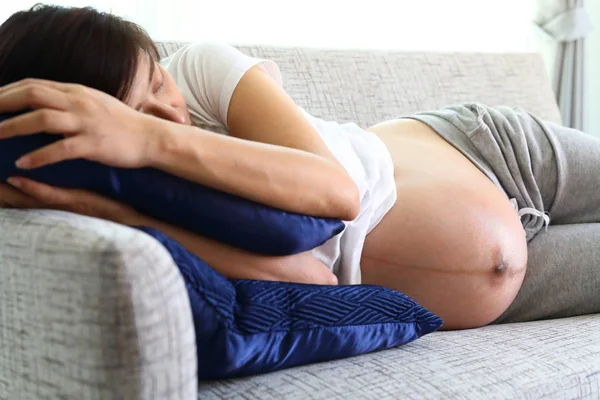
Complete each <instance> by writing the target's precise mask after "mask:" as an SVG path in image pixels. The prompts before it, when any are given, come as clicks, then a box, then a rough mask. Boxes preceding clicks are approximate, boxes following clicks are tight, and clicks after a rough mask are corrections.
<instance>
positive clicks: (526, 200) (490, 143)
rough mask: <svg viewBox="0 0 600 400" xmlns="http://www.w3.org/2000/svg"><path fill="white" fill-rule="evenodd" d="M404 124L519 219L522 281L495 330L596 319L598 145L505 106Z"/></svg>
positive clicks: (431, 115) (425, 116) (599, 287)
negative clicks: (444, 145) (454, 155)
mask: <svg viewBox="0 0 600 400" xmlns="http://www.w3.org/2000/svg"><path fill="white" fill-rule="evenodd" d="M411 118H415V119H418V120H420V121H422V122H424V123H426V124H428V125H429V126H430V127H432V128H433V129H434V130H435V131H436V132H438V134H439V135H441V136H442V137H443V138H445V139H446V140H447V141H448V142H449V143H451V144H452V145H453V146H454V147H456V148H457V149H458V150H459V151H461V152H462V153H463V154H464V155H465V156H466V157H467V158H469V159H470V160H471V161H472V162H473V163H474V164H475V165H476V166H477V167H478V168H479V169H480V170H481V171H482V172H483V173H485V174H486V175H487V176H488V177H489V178H490V179H491V180H492V181H493V182H494V183H495V184H496V186H498V188H500V189H501V190H502V191H503V192H504V193H505V194H506V196H507V198H508V199H509V200H511V202H512V203H513V205H514V206H515V208H516V209H518V210H519V211H520V214H521V215H522V217H521V221H522V223H523V228H524V229H525V232H526V237H527V241H528V254H529V260H528V264H527V272H526V275H525V281H524V282H523V286H522V287H521V290H520V292H519V294H518V295H517V298H516V299H515V301H514V302H513V304H512V305H511V306H510V308H509V309H508V310H507V311H506V312H505V313H504V314H503V315H502V316H500V318H498V319H497V320H496V321H495V323H500V322H517V321H528V320H535V319H546V318H559V317H567V316H574V315H581V314H590V313H599V312H600V140H599V139H597V138H594V137H592V136H590V135H587V134H584V133H582V132H580V131H577V130H575V129H570V128H565V127H562V126H560V125H557V124H554V123H550V122H545V121H541V120H539V119H538V118H536V117H535V116H532V115H530V114H529V113H527V112H525V111H523V110H519V109H513V108H508V107H496V108H492V107H487V106H484V105H481V104H463V105H458V106H452V107H448V108H445V109H442V110H439V111H434V112H427V113H421V114H417V115H414V116H411ZM548 222H549V223H550V226H547V223H548Z"/></svg>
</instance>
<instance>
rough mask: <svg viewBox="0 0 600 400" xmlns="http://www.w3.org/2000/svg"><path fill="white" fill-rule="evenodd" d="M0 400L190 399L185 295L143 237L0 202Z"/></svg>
mask: <svg viewBox="0 0 600 400" xmlns="http://www.w3.org/2000/svg"><path fill="white" fill-rule="evenodd" d="M0 228H1V229H0V399H7V400H27V399H31V400H33V399H35V400H42V399H98V400H106V399H160V400H162V399H169V400H175V399H192V398H194V397H195V395H196V392H197V385H196V365H197V360H196V348H195V337H194V330H193V329H194V327H193V325H192V318H191V312H190V306H189V300H188V297H187V293H186V290H185V287H184V285H183V279H182V278H181V276H180V275H179V272H178V270H177V267H176V266H175V264H174V263H173V260H172V258H171V257H170V255H169V253H168V252H167V251H166V250H165V249H164V248H163V247H162V246H161V245H160V244H159V243H158V242H157V241H155V240H154V239H153V238H152V237H151V236H149V235H146V234H145V233H142V232H139V231H137V230H134V229H131V228H128V227H124V226H122V225H118V224H114V223H111V222H107V221H103V220H99V219H95V218H88V217H82V216H77V215H75V214H70V213H65V212H58V211H49V210H36V211H23V210H7V209H0Z"/></svg>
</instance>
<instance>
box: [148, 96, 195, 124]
mask: <svg viewBox="0 0 600 400" xmlns="http://www.w3.org/2000/svg"><path fill="white" fill-rule="evenodd" d="M144 111H145V112H146V113H148V114H151V115H154V116H155V117H158V118H162V119H166V120H169V121H173V122H177V123H179V124H183V123H185V116H184V114H183V112H181V111H180V110H178V109H176V108H175V107H173V106H171V105H169V104H166V103H163V102H160V101H154V102H152V103H151V104H149V105H148V106H147V107H146V109H145V110H144Z"/></svg>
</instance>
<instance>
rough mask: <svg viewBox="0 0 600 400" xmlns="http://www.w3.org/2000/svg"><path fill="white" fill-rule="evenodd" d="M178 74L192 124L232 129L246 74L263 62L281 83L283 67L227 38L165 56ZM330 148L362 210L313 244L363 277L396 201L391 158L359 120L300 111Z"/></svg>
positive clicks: (344, 278)
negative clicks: (370, 248) (370, 241)
mask: <svg viewBox="0 0 600 400" xmlns="http://www.w3.org/2000/svg"><path fill="white" fill-rule="evenodd" d="M161 64H162V66H163V67H165V68H166V69H167V71H169V73H170V74H171V75H172V76H173V78H174V79H175V82H176V84H177V87H178V88H179V89H180V91H181V93H182V94H183V96H184V98H185V101H186V103H187V106H188V109H189V112H190V115H191V119H192V123H193V124H194V125H195V126H197V127H200V128H203V129H206V130H209V131H211V132H215V133H220V134H228V133H229V130H228V127H227V112H228V109H229V102H230V100H231V96H232V95H233V91H234V89H235V87H236V86H237V84H238V82H239V81H240V79H241V78H242V76H243V75H244V74H245V73H246V71H248V70H249V69H250V68H252V67H253V66H255V65H258V66H260V67H261V68H262V69H263V70H265V71H266V72H267V73H269V75H270V76H271V77H272V78H273V79H275V80H276V81H277V82H278V83H279V84H280V85H281V84H282V79H281V72H280V70H279V67H278V66H277V65H276V64H275V63H274V62H272V61H270V60H264V59H257V58H253V57H250V56H247V55H245V54H243V53H242V52H240V51H239V50H237V49H235V48H234V47H232V46H229V45H227V44H224V43H218V42H207V43H197V44H192V45H189V46H186V47H184V48H181V49H179V50H178V51H177V52H176V53H174V54H173V55H171V56H170V57H168V58H166V59H164V60H162V61H161ZM302 112H303V113H304V115H305V116H306V118H307V119H308V121H310V123H311V124H312V126H313V127H314V128H315V130H316V131H317V132H318V133H319V134H320V135H321V137H322V138H323V140H324V142H325V143H326V144H327V146H328V148H329V150H330V151H331V152H332V153H333V155H334V156H335V157H336V158H337V159H338V160H339V162H340V163H341V164H342V165H343V166H344V168H346V170H347V171H348V173H349V174H350V176H351V177H352V178H353V179H354V182H355V183H356V185H357V187H358V189H359V192H360V212H359V215H358V217H357V218H356V219H354V220H353V221H348V222H345V225H346V226H345V228H344V230H343V231H342V232H341V233H339V234H338V235H336V236H335V237H333V238H331V239H330V240H328V241H327V242H326V243H324V244H323V245H321V246H319V247H317V248H315V249H314V250H313V251H312V252H313V254H314V256H315V257H316V258H317V259H319V260H320V261H322V262H323V263H324V264H325V265H327V266H328V267H329V269H331V271H333V273H334V274H335V275H336V276H337V277H338V281H339V283H340V284H359V283H360V282H361V274H360V258H361V254H362V248H363V244H364V240H365V237H366V235H367V234H368V233H369V232H370V231H371V230H372V229H373V228H374V227H375V226H376V225H377V224H378V223H379V222H380V221H381V219H382V218H383V217H384V216H385V214H386V213H387V212H388V211H389V210H390V208H391V207H392V206H393V204H394V202H395V201H396V185H395V182H394V172H393V170H394V169H393V163H392V160H391V157H390V154H389V152H388V150H387V148H386V147H385V145H384V144H383V142H382V141H381V140H380V139H379V138H378V137H377V136H376V135H375V134H373V133H371V132H367V131H365V130H363V129H361V128H359V127H358V126H357V125H356V124H353V123H346V124H339V123H337V122H332V121H324V120H322V119H319V118H316V117H313V116H312V115H310V114H308V113H307V112H306V111H305V110H302Z"/></svg>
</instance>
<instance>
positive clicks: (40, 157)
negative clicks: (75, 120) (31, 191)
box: [16, 136, 87, 169]
mask: <svg viewBox="0 0 600 400" xmlns="http://www.w3.org/2000/svg"><path fill="white" fill-rule="evenodd" d="M84 143H85V139H81V138H79V137H77V136H75V137H71V138H67V139H63V140H59V141H58V142H54V143H52V144H49V145H48V146H44V147H42V148H41V149H37V150H35V151H32V152H31V153H28V154H26V155H24V156H22V157H21V158H19V159H18V160H17V162H16V165H17V167H18V168H21V169H32V168H40V167H43V166H45V165H49V164H54V163H57V162H61V161H66V160H73V159H75V158H84V157H85V156H86V154H87V151H86V146H85V145H84Z"/></svg>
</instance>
